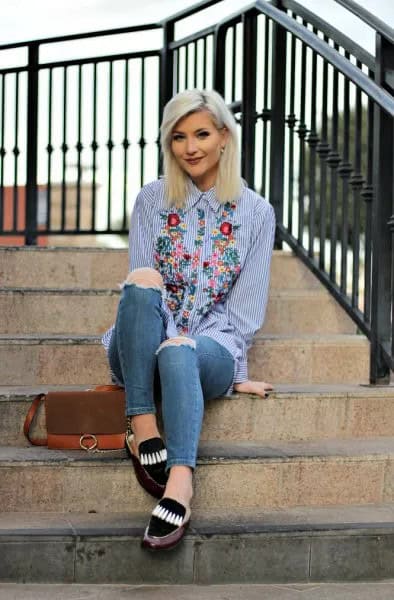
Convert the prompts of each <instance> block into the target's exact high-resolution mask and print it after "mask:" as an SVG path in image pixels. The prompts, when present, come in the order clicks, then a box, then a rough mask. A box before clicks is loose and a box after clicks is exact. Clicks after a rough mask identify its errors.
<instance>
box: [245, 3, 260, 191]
mask: <svg viewBox="0 0 394 600" xmlns="http://www.w3.org/2000/svg"><path fill="white" fill-rule="evenodd" d="M242 22H243V27H244V35H243V78H242V153H241V156H242V159H241V173H242V176H243V177H244V178H245V179H246V181H247V183H248V185H249V187H251V188H253V189H254V187H255V186H254V162H255V147H256V77H257V73H256V71H257V12H256V11H254V10H250V11H248V12H247V13H245V14H244V15H243V16H242Z"/></svg>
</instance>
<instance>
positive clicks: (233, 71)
mask: <svg viewBox="0 0 394 600" xmlns="http://www.w3.org/2000/svg"><path fill="white" fill-rule="evenodd" d="M232 30H233V47H232V57H231V59H232V65H231V102H235V80H236V68H237V56H236V54H237V25H236V24H235V25H233V27H232Z"/></svg>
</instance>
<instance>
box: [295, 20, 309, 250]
mask: <svg viewBox="0 0 394 600" xmlns="http://www.w3.org/2000/svg"><path fill="white" fill-rule="evenodd" d="M302 22H303V25H306V21H305V20H304V19H303V21H302ZM305 85H306V46H305V44H304V43H303V42H301V87H300V123H299V127H298V130H297V133H298V136H299V138H300V156H299V180H298V242H299V243H300V244H301V246H303V245H304V241H303V237H304V216H305V207H304V197H305V137H306V134H307V127H306V123H305Z"/></svg>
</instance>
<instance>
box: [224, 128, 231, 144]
mask: <svg viewBox="0 0 394 600" xmlns="http://www.w3.org/2000/svg"><path fill="white" fill-rule="evenodd" d="M229 135H230V134H229V131H228V129H227V127H223V128H222V136H223V142H224V144H227V140H228V138H229Z"/></svg>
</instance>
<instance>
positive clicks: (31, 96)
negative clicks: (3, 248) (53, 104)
mask: <svg viewBox="0 0 394 600" xmlns="http://www.w3.org/2000/svg"><path fill="white" fill-rule="evenodd" d="M28 52H29V59H28V60H29V66H28V80H27V140H26V197H25V199H26V210H25V214H26V225H25V244H26V245H28V246H30V245H35V244H36V243H37V135H38V54H39V45H38V44H37V43H36V42H32V43H31V44H29V51H28Z"/></svg>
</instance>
